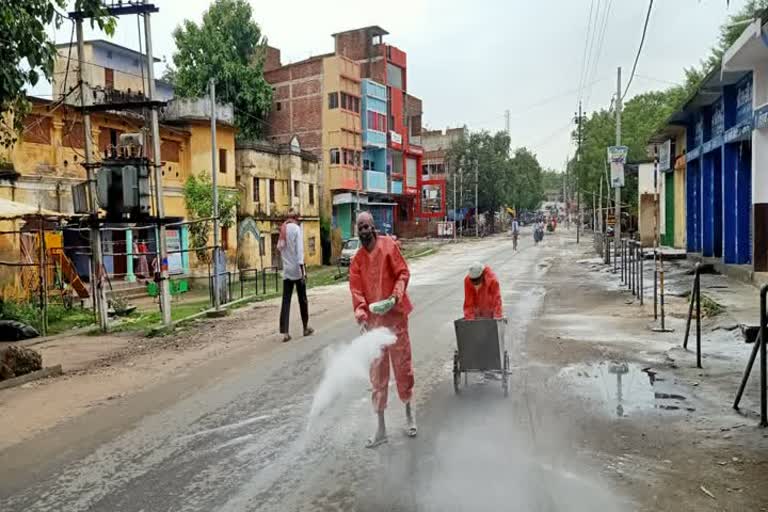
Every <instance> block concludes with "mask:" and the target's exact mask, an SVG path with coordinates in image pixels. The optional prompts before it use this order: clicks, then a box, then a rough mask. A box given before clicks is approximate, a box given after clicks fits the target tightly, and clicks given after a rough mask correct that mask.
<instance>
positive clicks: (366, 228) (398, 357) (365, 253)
mask: <svg viewBox="0 0 768 512" xmlns="http://www.w3.org/2000/svg"><path fill="white" fill-rule="evenodd" d="M357 236H358V237H359V238H360V241H361V243H362V245H363V246H362V248H361V249H360V250H359V251H357V254H355V256H354V258H353V259H352V263H351V265H350V268H349V289H350V291H351V292H352V306H353V308H354V311H355V319H356V320H357V322H358V323H359V324H360V325H361V326H362V328H363V329H372V328H375V327H387V328H389V329H390V330H392V332H394V333H395V335H396V336H397V340H396V341H395V343H394V344H393V345H390V346H388V347H386V348H384V350H383V352H382V355H381V357H380V358H378V359H377V360H375V361H374V362H373V364H372V365H371V370H370V377H371V387H372V389H373V393H372V396H371V398H372V401H373V408H374V410H375V411H376V414H377V415H378V420H379V425H378V429H377V430H376V434H375V435H374V437H373V438H371V439H369V440H368V443H367V444H366V446H367V447H369V448H375V447H376V446H379V445H380V444H383V443H386V442H387V430H386V426H385V423H384V409H386V407H387V388H388V387H389V368H390V361H391V366H392V370H393V372H394V374H395V382H396V383H397V393H398V395H399V396H400V400H402V401H403V403H405V419H406V434H407V435H408V436H409V437H415V436H416V421H415V419H414V414H413V409H412V408H411V396H412V395H413V382H414V380H413V364H412V361H411V340H410V338H409V337H408V315H409V314H410V312H411V310H412V309H413V306H412V305H411V301H410V299H409V298H408V294H407V293H406V288H407V287H408V280H409V278H410V272H409V271H408V264H407V263H406V262H405V258H403V255H402V254H401V253H400V249H399V248H398V247H397V244H396V242H395V241H394V240H392V238H390V237H388V236H378V235H377V234H376V227H375V224H374V222H373V217H371V214H370V213H368V212H362V213H361V214H360V215H358V217H357Z"/></svg>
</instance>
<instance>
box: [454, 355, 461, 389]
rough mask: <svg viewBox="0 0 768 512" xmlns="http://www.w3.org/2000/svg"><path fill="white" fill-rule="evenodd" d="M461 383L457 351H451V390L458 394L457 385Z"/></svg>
mask: <svg viewBox="0 0 768 512" xmlns="http://www.w3.org/2000/svg"><path fill="white" fill-rule="evenodd" d="M460 384H461V369H460V368H459V352H458V351H455V352H454V353H453V391H454V392H455V393H456V394H457V395H458V394H459V385H460Z"/></svg>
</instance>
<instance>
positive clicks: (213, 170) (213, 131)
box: [208, 78, 221, 311]
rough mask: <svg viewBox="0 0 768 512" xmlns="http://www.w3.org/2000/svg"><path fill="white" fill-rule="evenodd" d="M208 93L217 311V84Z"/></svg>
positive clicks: (218, 302)
mask: <svg viewBox="0 0 768 512" xmlns="http://www.w3.org/2000/svg"><path fill="white" fill-rule="evenodd" d="M208 92H209V95H210V99H211V175H212V176H211V185H212V186H213V191H212V193H213V208H212V212H211V213H212V216H213V307H214V309H215V310H216V311H218V310H219V309H220V308H221V296H220V292H221V287H220V286H219V276H220V275H221V274H220V272H221V269H220V268H219V186H218V175H219V172H218V169H217V168H216V167H217V166H216V163H217V162H216V157H217V154H216V153H217V151H216V147H217V144H216V82H215V81H214V79H213V78H211V79H210V80H208Z"/></svg>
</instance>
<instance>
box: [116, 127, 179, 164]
mask: <svg viewBox="0 0 768 512" xmlns="http://www.w3.org/2000/svg"><path fill="white" fill-rule="evenodd" d="M112 131H114V130H112ZM116 142H117V141H115V144H112V145H113V146H114V145H116ZM180 154H181V145H180V144H179V143H178V142H176V141H175V140H166V139H161V140H160V160H163V161H165V162H179V161H181V157H180Z"/></svg>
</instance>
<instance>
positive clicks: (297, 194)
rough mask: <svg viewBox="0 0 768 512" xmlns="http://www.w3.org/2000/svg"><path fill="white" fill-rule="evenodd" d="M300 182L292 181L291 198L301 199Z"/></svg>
mask: <svg viewBox="0 0 768 512" xmlns="http://www.w3.org/2000/svg"><path fill="white" fill-rule="evenodd" d="M300 192H301V182H300V181H296V180H293V197H301V194H300Z"/></svg>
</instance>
